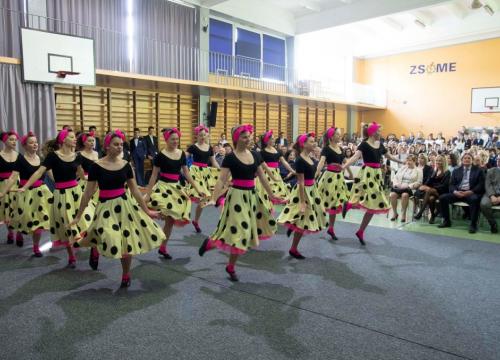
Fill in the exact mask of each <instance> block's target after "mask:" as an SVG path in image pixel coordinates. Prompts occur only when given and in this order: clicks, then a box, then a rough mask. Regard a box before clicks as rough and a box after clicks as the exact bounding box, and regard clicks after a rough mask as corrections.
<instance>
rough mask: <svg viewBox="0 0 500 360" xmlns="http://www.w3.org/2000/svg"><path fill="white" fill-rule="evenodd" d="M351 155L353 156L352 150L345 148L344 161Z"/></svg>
mask: <svg viewBox="0 0 500 360" xmlns="http://www.w3.org/2000/svg"><path fill="white" fill-rule="evenodd" d="M353 155H354V153H353V151H352V149H351V148H350V147H347V148H346V149H345V157H346V159H349V158H351V157H352V156H353Z"/></svg>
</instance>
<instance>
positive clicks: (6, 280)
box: [0, 208, 500, 360]
mask: <svg viewBox="0 0 500 360" xmlns="http://www.w3.org/2000/svg"><path fill="white" fill-rule="evenodd" d="M217 216H218V212H217V210H216V209H213V208H212V209H208V210H207V211H206V212H205V213H204V214H203V217H202V221H201V225H202V227H203V230H204V233H205V234H209V233H210V231H211V230H212V229H213V227H214V226H215V224H216V223H217ZM356 228H357V227H356V225H355V224H350V223H338V225H337V227H336V231H337V235H338V236H339V238H340V239H339V240H338V241H337V242H335V243H333V242H331V241H330V240H328V237H327V235H326V233H321V234H317V235H310V236H307V237H305V238H304V239H303V242H302V243H301V246H300V250H301V251H302V253H303V254H304V255H305V256H307V259H306V260H303V261H299V260H295V259H290V258H289V256H288V252H287V250H288V247H289V243H290V240H289V239H287V238H286V235H284V231H283V230H280V232H279V234H277V235H276V236H275V237H274V238H273V239H271V240H267V241H265V242H262V244H261V246H260V248H259V249H257V250H253V251H251V252H249V253H248V254H246V255H245V256H244V257H242V259H241V262H240V263H239V266H237V272H238V274H239V276H240V282H239V283H231V282H230V281H229V280H227V278H226V273H225V272H224V265H225V263H226V260H227V257H226V255H225V254H223V253H221V252H219V251H211V252H208V253H207V254H206V255H205V256H204V257H203V258H200V257H199V256H198V254H197V251H198V247H199V245H200V243H201V242H202V240H203V238H204V235H198V234H194V232H193V228H192V226H190V225H189V226H186V227H185V228H182V229H175V230H174V233H173V237H172V240H171V242H170V246H169V251H170V253H171V254H172V256H173V257H174V260H171V261H166V260H162V259H160V258H159V257H158V254H156V252H151V253H149V254H146V255H142V256H139V257H136V258H135V259H134V263H133V270H132V286H131V287H130V288H129V289H126V290H120V289H119V288H118V287H119V281H120V274H121V268H120V264H119V262H118V261H115V260H110V259H105V258H101V262H100V268H99V270H98V271H92V270H90V269H89V267H88V265H87V259H88V250H79V253H78V259H79V262H78V266H77V269H76V270H66V269H64V266H65V265H66V254H65V251H64V250H63V251H60V250H59V251H49V252H47V253H45V257H43V258H41V259H36V258H31V257H30V255H31V247H30V244H31V241H30V240H27V241H25V243H26V244H25V247H24V248H22V249H20V248H17V247H16V246H15V245H6V244H5V238H6V232H5V230H4V228H3V229H2V231H1V232H0V239H1V240H0V242H1V245H0V352H1V354H0V358H2V359H50V360H53V359H120V360H123V359H273V360H274V359H405V360H407V359H481V360H484V359H498V358H500V355H499V354H500V246H499V245H497V244H492V243H487V242H481V241H470V240H464V239H455V238H449V237H443V236H435V235H427V234H419V233H413V232H406V231H401V230H395V229H394V230H393V229H387V228H380V227H371V228H370V230H369V231H367V233H366V239H367V242H368V245H367V247H366V248H361V247H360V246H359V245H358V242H357V241H355V240H354V231H355V229H356ZM47 239H48V236H47V235H44V238H43V242H46V241H47Z"/></svg>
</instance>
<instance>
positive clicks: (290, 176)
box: [279, 150, 297, 186]
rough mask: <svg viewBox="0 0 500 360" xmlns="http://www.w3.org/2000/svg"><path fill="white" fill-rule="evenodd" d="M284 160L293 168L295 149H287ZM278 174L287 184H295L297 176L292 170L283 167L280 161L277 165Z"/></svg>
mask: <svg viewBox="0 0 500 360" xmlns="http://www.w3.org/2000/svg"><path fill="white" fill-rule="evenodd" d="M285 160H286V161H287V162H288V164H289V165H290V167H291V168H292V169H294V170H295V151H293V150H292V151H289V152H287V154H286V155H285ZM279 169H280V175H281V178H282V179H283V181H284V182H285V183H286V184H288V185H289V186H295V184H296V183H297V178H296V176H295V174H294V173H293V172H289V171H288V169H287V168H286V167H284V166H283V165H282V164H281V163H280V166H279Z"/></svg>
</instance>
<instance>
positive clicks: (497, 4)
mask: <svg viewBox="0 0 500 360" xmlns="http://www.w3.org/2000/svg"><path fill="white" fill-rule="evenodd" d="M470 2H471V1H470V0H453V1H447V2H444V3H441V4H437V5H434V6H430V7H426V8H421V9H416V10H412V11H406V12H402V13H397V14H392V15H388V16H382V17H377V18H374V19H370V20H365V21H360V22H356V23H351V24H346V25H342V26H337V27H333V28H330V29H325V30H321V31H317V32H313V33H308V34H303V35H300V36H298V37H297V40H298V41H299V42H302V43H304V42H306V43H307V42H311V41H314V42H319V43H321V42H326V43H330V44H335V48H336V49H338V51H339V52H342V53H343V54H349V55H354V56H356V57H376V56H383V55H389V54H395V53H401V52H407V51H415V50H422V49H428V48H433V47H440V46H447V45H453V44H458V43H464V42H470V41H476V40H483V39H488V38H496V37H500V0H483V1H482V2H483V4H487V5H489V6H490V7H491V9H492V10H493V11H494V14H493V15H490V14H488V12H486V11H485V9H484V8H479V9H471V8H470ZM417 20H418V21H419V22H421V23H422V24H424V25H425V26H422V25H418V24H417Z"/></svg>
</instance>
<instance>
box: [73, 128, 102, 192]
mask: <svg viewBox="0 0 500 360" xmlns="http://www.w3.org/2000/svg"><path fill="white" fill-rule="evenodd" d="M94 136H95V134H94V132H93V131H91V132H88V133H85V132H84V133H81V134H80V135H79V136H78V139H77V140H76V148H77V150H78V154H79V155H80V157H81V161H82V169H83V173H84V175H85V177H84V178H82V179H80V180H79V181H78V182H79V184H80V186H81V188H82V190H85V185H86V184H87V177H88V176H89V169H90V166H91V165H92V164H93V163H94V162H96V161H97V160H98V159H99V154H98V153H97V151H95V150H94V144H95V137H94ZM96 200H97V198H96Z"/></svg>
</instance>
